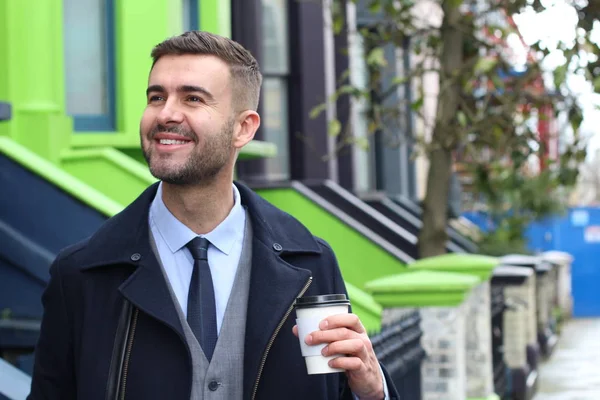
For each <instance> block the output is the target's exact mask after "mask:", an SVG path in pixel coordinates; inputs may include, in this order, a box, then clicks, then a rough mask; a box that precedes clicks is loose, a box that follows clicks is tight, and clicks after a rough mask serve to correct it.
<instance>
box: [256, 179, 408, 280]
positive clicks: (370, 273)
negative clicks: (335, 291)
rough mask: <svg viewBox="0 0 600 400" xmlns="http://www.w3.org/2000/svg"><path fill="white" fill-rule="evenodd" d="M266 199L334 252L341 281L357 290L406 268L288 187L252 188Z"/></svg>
mask: <svg viewBox="0 0 600 400" xmlns="http://www.w3.org/2000/svg"><path fill="white" fill-rule="evenodd" d="M255 190H256V192H257V193H258V194H259V195H260V196H262V197H263V198H265V199H266V200H267V201H269V202H271V203H272V204H274V205H275V206H276V207H279V208H280V209H282V210H283V211H285V212H287V213H289V214H291V215H293V216H294V217H295V218H297V219H298V220H299V221H300V222H301V223H303V224H304V225H305V226H306V227H308V229H310V231H311V232H312V233H313V234H314V235H316V236H318V237H321V238H323V239H324V240H326V241H327V242H328V243H329V245H330V246H331V247H332V249H333V251H334V252H335V254H336V256H337V258H338V263H339V265H340V269H341V271H342V276H343V277H344V281H345V282H348V283H350V284H352V285H354V286H356V287H357V288H359V289H364V284H365V283H366V282H368V281H370V280H373V279H376V278H380V277H382V276H386V275H393V274H398V273H402V272H405V271H406V268H405V264H403V263H402V262H401V261H400V260H399V259H398V258H396V257H395V256H393V255H392V254H391V253H389V252H388V251H386V250H385V249H384V248H382V247H381V246H379V245H378V244H376V243H375V242H373V241H372V240H371V239H369V238H368V237H366V236H365V235H364V233H363V232H361V231H360V230H359V229H357V228H355V227H352V226H350V225H348V224H346V223H345V222H344V221H342V219H341V218H340V217H339V216H336V215H334V214H333V213H332V212H331V211H330V210H328V209H326V205H324V204H323V203H317V202H316V201H314V200H313V199H311V198H309V197H308V196H307V195H306V194H305V193H302V192H300V191H299V190H297V189H295V188H294V187H293V185H292V187H285V188H275V189H255Z"/></svg>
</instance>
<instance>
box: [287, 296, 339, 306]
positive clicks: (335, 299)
mask: <svg viewBox="0 0 600 400" xmlns="http://www.w3.org/2000/svg"><path fill="white" fill-rule="evenodd" d="M337 304H350V301H349V300H348V298H347V297H346V295H345V294H325V295H321V296H306V297H298V298H297V299H296V308H308V307H322V306H334V305H337Z"/></svg>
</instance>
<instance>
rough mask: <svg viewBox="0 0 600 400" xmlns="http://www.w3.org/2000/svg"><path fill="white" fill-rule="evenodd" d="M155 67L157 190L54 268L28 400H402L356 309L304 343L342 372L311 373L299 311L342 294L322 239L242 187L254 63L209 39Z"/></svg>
mask: <svg viewBox="0 0 600 400" xmlns="http://www.w3.org/2000/svg"><path fill="white" fill-rule="evenodd" d="M152 58H153V61H154V63H153V66H152V69H151V71H150V76H149V80H148V89H147V93H146V94H147V107H146V109H145V111H144V114H143V116H142V120H141V123H140V139H141V145H142V149H143V152H144V155H145V157H146V160H147V161H148V165H149V167H150V171H151V172H152V174H153V175H154V176H155V177H156V178H158V179H159V180H160V183H159V184H155V185H153V186H151V187H150V188H148V189H147V190H146V191H145V192H144V193H143V194H142V195H141V196H140V197H139V198H138V199H137V200H135V201H134V202H133V203H132V204H131V205H130V206H129V207H127V208H126V209H125V210H124V211H123V212H121V213H120V214H118V215H116V216H115V217H113V218H111V219H110V220H108V221H107V222H106V223H105V224H104V225H103V226H102V227H101V228H100V229H99V231H98V232H96V233H95V234H94V235H93V236H92V237H91V238H89V239H87V240H85V241H83V242H81V243H79V244H76V245H74V246H71V247H69V248H67V249H65V250H63V251H62V252H61V253H60V254H59V255H58V257H57V259H56V260H55V262H54V263H53V265H52V267H51V269H50V271H51V279H50V283H49V285H48V288H47V289H46V292H45V293H44V296H43V300H42V301H43V304H44V308H45V311H44V318H43V321H42V327H41V334H40V339H39V342H38V346H37V349H36V360H35V367H34V373H33V381H32V389H31V394H30V396H29V398H30V399H31V400H38V399H60V400H68V399H81V400H96V399H97V400H100V399H102V400H104V399H144V400H149V399H175V400H177V399H182V400H183V399H186V400H187V399H237V398H239V399H241V398H243V399H248V400H252V399H267V400H271V399H303V400H304V399H310V400H314V399H338V398H352V397H353V396H354V398H360V399H378V400H379V399H382V398H384V397H385V392H388V396H387V397H388V398H396V397H397V394H396V392H395V389H394V388H393V385H390V383H391V381H390V379H389V377H384V376H383V374H382V372H383V369H382V368H381V367H380V366H379V364H378V362H377V359H376V356H375V354H374V352H373V349H372V346H371V343H370V341H369V338H368V337H367V335H366V333H365V330H364V328H363V326H362V324H361V322H360V320H359V319H358V318H357V317H356V316H355V315H353V314H348V315H338V316H333V317H330V318H328V319H326V320H324V321H322V322H321V325H320V328H321V329H320V330H319V331H316V332H313V333H312V334H310V335H308V337H306V338H302V340H305V341H306V342H307V343H308V344H320V343H328V345H327V346H326V347H325V349H324V350H323V353H324V354H325V355H332V354H344V356H340V357H338V358H335V359H334V360H332V361H331V366H332V367H336V368H343V369H344V370H346V372H345V374H340V373H334V374H325V375H308V374H307V373H306V367H305V364H304V361H303V358H302V356H301V352H300V346H299V340H298V338H297V337H296V336H295V335H297V328H296V327H295V326H294V315H293V314H294V313H293V303H294V301H295V299H296V297H299V296H302V295H318V294H332V293H345V287H344V283H343V280H342V277H341V275H340V271H339V269H338V266H337V263H336V260H335V256H334V254H333V252H332V250H331V248H330V247H329V246H328V245H327V244H326V243H325V242H324V241H323V240H321V239H318V238H315V237H314V236H312V235H311V234H310V233H309V231H308V230H307V229H306V228H305V227H304V226H302V225H301V224H300V223H299V222H298V221H297V220H295V219H294V218H292V217H291V216H289V215H288V214H285V213H284V212H282V211H280V210H278V209H276V208H275V207H273V206H272V205H270V204H269V203H267V202H266V201H264V200H263V199H261V198H260V197H259V196H258V195H256V194H254V193H253V192H252V191H251V190H249V189H248V188H247V187H245V186H244V185H242V184H239V183H235V184H234V182H233V171H234V164H235V161H236V158H237V155H238V152H239V150H240V149H241V148H242V147H243V146H244V145H245V144H247V143H248V142H249V141H250V140H252V138H253V137H254V134H255V132H256V130H257V128H258V126H259V124H260V117H259V115H258V114H257V112H256V109H257V105H258V100H259V93H260V85H261V80H262V78H261V74H260V72H259V68H258V65H257V62H256V60H255V59H254V58H253V57H252V55H251V54H250V53H249V52H248V51H246V50H245V49H244V48H243V47H242V46H240V45H239V44H237V43H235V42H233V41H231V40H229V39H226V38H223V37H219V36H216V35H212V34H208V33H205V32H188V33H185V34H183V35H181V36H178V37H175V38H171V39H169V40H166V41H165V42H163V43H160V44H159V45H157V46H156V47H155V48H154V49H153V51H152ZM203 238H204V239H203ZM217 338H218V340H217ZM388 385H389V386H388Z"/></svg>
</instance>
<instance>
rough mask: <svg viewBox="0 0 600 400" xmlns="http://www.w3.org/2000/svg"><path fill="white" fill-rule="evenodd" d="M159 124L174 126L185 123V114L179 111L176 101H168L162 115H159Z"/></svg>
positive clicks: (161, 111) (161, 112)
mask: <svg viewBox="0 0 600 400" xmlns="http://www.w3.org/2000/svg"><path fill="white" fill-rule="evenodd" d="M157 122H158V123H159V124H160V125H173V124H180V123H182V122H183V113H182V112H181V110H179V108H178V107H177V103H176V102H175V101H173V100H171V99H169V100H167V102H166V103H165V105H164V107H163V108H162V110H160V113H158V117H157Z"/></svg>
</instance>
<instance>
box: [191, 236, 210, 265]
mask: <svg viewBox="0 0 600 400" xmlns="http://www.w3.org/2000/svg"><path fill="white" fill-rule="evenodd" d="M208 244H209V241H208V239H207V238H203V237H199V236H197V237H195V238H193V239H192V240H190V241H189V242H188V244H186V247H187V248H188V250H189V251H190V253H192V257H193V258H194V260H208Z"/></svg>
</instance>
